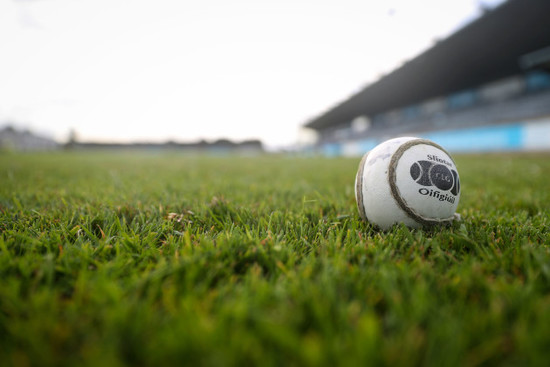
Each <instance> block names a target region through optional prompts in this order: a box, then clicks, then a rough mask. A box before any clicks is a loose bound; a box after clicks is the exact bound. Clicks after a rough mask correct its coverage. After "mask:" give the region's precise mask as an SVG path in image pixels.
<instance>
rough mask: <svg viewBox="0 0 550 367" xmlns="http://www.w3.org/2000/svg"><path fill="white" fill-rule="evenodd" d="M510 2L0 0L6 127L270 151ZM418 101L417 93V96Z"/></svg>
mask: <svg viewBox="0 0 550 367" xmlns="http://www.w3.org/2000/svg"><path fill="white" fill-rule="evenodd" d="M501 2H502V0H453V1H441V0H380V1H378V0H363V1H354V0H331V1H324V0H289V1H287V0H268V1H262V0H173V1H171V0H0V50H1V54H0V125H5V124H6V123H7V122H12V123H15V124H16V126H18V127H23V128H30V129H32V130H35V131H38V132H40V133H42V134H48V135H49V136H52V137H55V138H56V139H58V140H60V141H64V140H66V139H67V136H68V134H69V131H70V130H71V129H74V130H76V132H77V133H78V136H79V137H80V138H81V139H82V140H103V141H135V140H151V141H164V140H167V139H172V140H177V141H193V140H197V139H207V140H214V139H218V138H222V137H225V138H230V139H234V140H243V139H250V138H259V139H262V140H263V141H264V142H265V143H267V145H268V146H272V147H273V146H286V145H290V144H293V143H295V142H296V140H297V139H298V131H299V127H300V126H301V125H303V124H304V123H305V122H306V121H307V120H308V119H310V118H312V117H315V116H316V115H318V114H320V113H322V112H323V111H324V110H326V109H328V108H330V107H332V106H334V105H335V104H336V103H338V102H340V101H342V100H344V99H346V98H347V97H349V96H350V95H351V94H353V93H354V92H356V91H358V90H359V89H361V88H362V87H364V86H365V85H367V84H368V83H369V82H372V81H374V80H376V79H377V78H378V77H379V76H380V75H382V74H383V73H388V72H390V71H391V70H393V69H395V68H396V67H398V66H399V65H400V64H402V63H403V62H404V61H405V60H407V59H411V58H413V57H414V56H415V55H418V54H419V53H420V52H421V51H422V50H425V49H426V48H428V47H430V46H431V45H433V43H434V41H435V40H436V39H442V38H445V37H446V36H448V35H450V34H451V33H452V32H454V31H456V30H457V29H458V28H460V27H462V26H464V25H465V24H467V23H468V22H470V21H472V20H473V19H475V18H476V17H478V16H479V15H480V13H481V11H480V5H484V6H486V7H494V6H495V5H496V4H499V3H501ZM408 87H414V86H408Z"/></svg>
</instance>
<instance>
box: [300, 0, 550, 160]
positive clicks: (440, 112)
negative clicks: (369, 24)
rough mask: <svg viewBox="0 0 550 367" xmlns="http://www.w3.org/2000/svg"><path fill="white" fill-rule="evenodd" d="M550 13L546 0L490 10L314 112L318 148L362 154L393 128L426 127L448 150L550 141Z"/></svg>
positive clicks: (412, 132) (529, 146)
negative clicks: (338, 102)
mask: <svg viewBox="0 0 550 367" xmlns="http://www.w3.org/2000/svg"><path fill="white" fill-rule="evenodd" d="M549 19H550V1H548V0H508V1H506V2H504V3H503V4H501V5H500V6H498V7H496V8H494V9H492V10H487V11H486V12H485V14H484V15H483V16H482V17H480V18H478V19H477V20H475V21H473V22H472V23H470V24H468V25H466V26H465V27H463V28H462V29H460V30H459V31H457V32H456V33H454V34H453V35H451V36H450V37H448V38H447V39H445V40H441V41H439V42H437V43H436V44H435V45H434V46H433V47H432V48H430V49H428V50H427V51H425V52H423V53H422V54H420V55H419V56H417V57H416V58H414V59H413V60H410V61H409V62H407V63H405V64H403V65H402V66H401V67H399V68H397V69H396V70H394V71H392V72H391V73H389V74H388V75H386V76H384V77H382V78H380V79H379V80H378V81H376V82H374V83H372V84H370V85H369V86H367V87H366V88H364V89H363V90H361V91H360V92H358V93H356V94H355V95H353V96H352V97H351V98H349V99H347V100H345V101H344V102H342V103H340V104H339V105H337V106H335V107H333V108H331V109H329V110H328V111H326V112H325V113H323V114H321V115H320V116H318V117H316V118H314V119H312V120H310V121H309V122H308V123H307V124H306V125H305V127H307V128H309V129H313V130H315V131H316V132H317V135H318V139H317V142H316V144H315V145H314V146H313V147H312V149H315V150H316V151H320V152H322V153H324V154H327V155H340V154H342V155H360V154H363V153H364V152H366V151H368V150H370V149H372V148H373V147H374V146H375V145H376V144H378V143H379V142H381V141H383V140H386V139H388V138H392V137H396V136H419V137H424V138H428V139H431V140H434V141H436V142H438V143H439V144H441V145H443V146H444V147H445V148H447V149H448V150H450V151H460V152H469V151H517V150H550V21H549ZM388 47H392V45H391V44H388Z"/></svg>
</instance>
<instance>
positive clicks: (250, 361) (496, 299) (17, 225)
mask: <svg viewBox="0 0 550 367" xmlns="http://www.w3.org/2000/svg"><path fill="white" fill-rule="evenodd" d="M456 158H457V159H456V161H457V164H458V169H459V172H460V175H461V180H462V198H461V202H460V205H459V209H458V211H459V213H460V214H461V215H462V218H463V221H462V222H461V223H460V224H455V225H453V226H452V227H450V228H438V229H433V230H408V229H406V228H404V227H397V228H394V229H392V230H390V231H388V232H381V231H378V230H376V229H374V228H372V227H371V226H369V225H368V224H366V223H363V222H361V221H360V220H359V216H358V213H357V210H356V208H355V200H354V194H353V181H354V176H355V172H356V169H357V165H358V162H359V160H358V159H323V158H299V157H285V156H265V157H232V158H230V157H218V158H215V157H196V156H183V155H178V154H157V155H154V154H143V153H135V154H130V153H127V154H126V153H125V154H114V155H113V154H111V155H110V154H107V153H94V154H90V155H87V154H84V153H49V154H27V155H13V154H2V155H0V233H1V235H0V364H2V365H17V366H28V365H46V366H47V365H51V366H54V365H55V366H60V365H67V366H75V365H79V366H86V365H89V366H103V367H106V366H111V365H115V366H116V365H131V366H140V365H194V366H195V365H222V366H223V365H227V366H243V365H259V366H272V365H273V366H275V365H277V366H283V365H284V366H286V365H327V366H334V365H357V366H358V365H362V366H367V365H369V366H370V365H392V366H393V365H429V366H465V365H467V366H476V365H511V366H512V365H518V366H525V365H533V366H535V365H541V366H542V365H545V366H547V365H549V364H548V363H549V361H550V231H549V225H550V214H549V208H550V184H549V180H550V156H548V155H517V156H514V155H507V156H503V155H488V156H483V155H480V156H459V157H456Z"/></svg>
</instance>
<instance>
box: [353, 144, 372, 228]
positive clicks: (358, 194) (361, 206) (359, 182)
mask: <svg viewBox="0 0 550 367" xmlns="http://www.w3.org/2000/svg"><path fill="white" fill-rule="evenodd" d="M368 155H369V152H367V153H365V155H364V156H363V158H361V162H360V163H359V169H358V170H357V176H356V177H355V198H356V202H357V209H358V210H359V215H360V216H361V218H363V219H364V220H366V221H368V218H367V213H366V211H365V203H364V201H363V171H364V170H365V162H366V161H367V156H368Z"/></svg>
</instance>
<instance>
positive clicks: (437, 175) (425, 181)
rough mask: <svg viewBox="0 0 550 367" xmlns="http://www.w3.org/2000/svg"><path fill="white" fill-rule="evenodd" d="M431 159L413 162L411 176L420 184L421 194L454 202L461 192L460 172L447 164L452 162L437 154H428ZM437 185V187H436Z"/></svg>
mask: <svg viewBox="0 0 550 367" xmlns="http://www.w3.org/2000/svg"><path fill="white" fill-rule="evenodd" d="M428 159H430V160H421V161H417V162H415V163H413V164H412V165H411V168H410V174H411V178H412V179H413V180H414V181H415V182H416V183H418V184H419V185H422V186H425V187H422V188H420V189H418V193H419V194H420V195H424V196H429V197H432V198H435V199H438V200H439V201H448V202H449V203H451V204H452V203H454V202H455V199H456V195H458V193H459V192H460V180H459V178H458V173H457V172H456V171H455V170H454V169H452V168H449V167H447V166H451V167H452V164H451V163H449V162H448V161H446V160H444V159H441V158H439V157H437V156H433V155H428ZM434 187H435V188H434Z"/></svg>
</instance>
